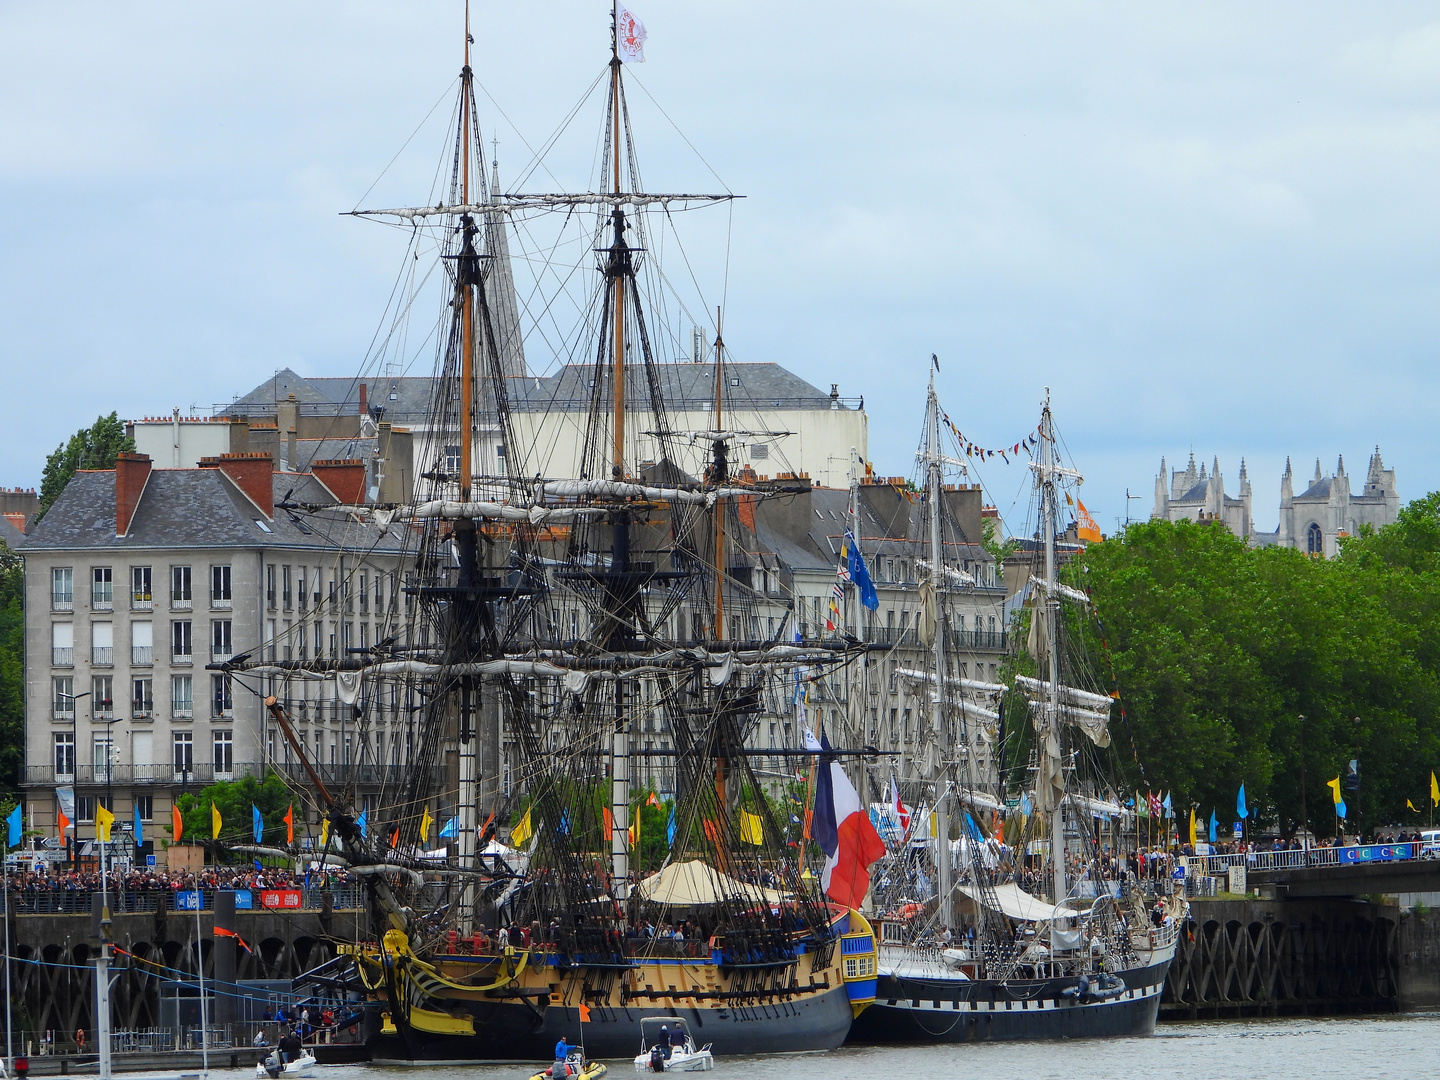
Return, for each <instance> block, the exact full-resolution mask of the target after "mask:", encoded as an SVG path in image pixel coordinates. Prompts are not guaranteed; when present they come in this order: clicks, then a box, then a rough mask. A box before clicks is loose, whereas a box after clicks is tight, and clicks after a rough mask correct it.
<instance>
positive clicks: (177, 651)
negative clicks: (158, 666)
mask: <svg viewBox="0 0 1440 1080" xmlns="http://www.w3.org/2000/svg"><path fill="white" fill-rule="evenodd" d="M193 655H194V624H193V623H191V622H190V620H189V619H177V620H176V621H175V622H172V623H171V624H170V659H171V661H172V662H175V661H179V662H180V663H182V664H188V663H190V658H191V657H192V656H193Z"/></svg>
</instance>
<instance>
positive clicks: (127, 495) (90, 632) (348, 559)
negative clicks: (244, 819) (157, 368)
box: [24, 452, 400, 866]
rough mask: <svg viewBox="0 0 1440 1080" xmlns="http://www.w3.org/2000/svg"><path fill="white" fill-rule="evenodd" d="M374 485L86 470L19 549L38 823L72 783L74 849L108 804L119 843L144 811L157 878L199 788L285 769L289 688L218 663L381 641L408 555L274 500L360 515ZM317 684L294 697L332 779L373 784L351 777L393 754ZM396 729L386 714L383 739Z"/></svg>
mask: <svg viewBox="0 0 1440 1080" xmlns="http://www.w3.org/2000/svg"><path fill="white" fill-rule="evenodd" d="M364 476H365V469H364V466H363V464H362V463H361V462H358V461H354V460H330V461H316V462H314V464H313V466H312V469H311V471H309V472H306V473H285V472H277V471H275V469H274V467H273V462H272V460H271V458H270V456H269V455H268V454H265V453H263V452H260V453H251V454H230V455H222V456H219V457H216V458H211V459H209V460H207V461H205V462H204V463H202V467H200V468H192V469H154V468H152V463H151V461H150V460H149V458H148V457H146V456H145V455H142V454H127V455H122V456H121V458H120V460H119V461H118V462H117V463H116V467H115V469H114V470H113V471H95V472H80V473H77V474H76V475H75V477H74V478H73V479H72V480H71V482H70V484H69V485H68V486H67V487H66V489H65V491H64V493H63V494H62V495H61V497H60V498H59V499H58V500H57V501H56V502H55V504H54V506H52V507H51V509H50V511H49V512H48V513H47V514H46V515H45V517H44V518H43V519H42V520H41V521H40V523H39V524H38V525H35V526H34V527H33V528H32V529H31V531H30V533H29V535H28V536H27V537H26V541H25V545H24V556H25V607H26V628H25V644H26V670H27V676H28V677H27V701H26V717H27V724H26V746H25V776H24V782H25V796H24V797H25V800H26V802H27V804H28V809H29V812H30V813H31V814H32V815H33V817H32V820H33V821H34V822H35V825H36V826H37V827H39V828H41V829H45V830H47V831H48V830H49V829H52V828H54V825H55V823H56V809H57V802H56V794H55V789H56V788H57V787H73V789H74V795H75V800H76V810H77V817H78V818H79V821H78V823H77V832H76V833H75V838H76V839H82V840H84V839H89V838H91V837H92V836H93V835H94V832H93V825H91V824H90V823H91V822H93V819H94V814H95V807H96V805H97V803H104V804H107V805H108V806H109V807H110V809H111V811H112V812H113V813H114V814H115V815H116V819H117V823H120V824H123V825H124V826H125V827H126V828H128V827H129V823H130V822H131V821H132V820H133V816H134V814H135V812H136V811H137V810H138V814H139V817H140V820H141V822H142V828H144V830H145V832H146V835H147V838H148V842H149V843H150V844H151V845H152V850H153V852H154V853H155V854H156V855H157V856H158V860H157V861H158V862H159V864H160V865H162V866H163V865H164V863H165V858H164V853H163V846H162V844H160V843H156V842H155V841H156V840H157V839H160V838H164V837H165V836H166V835H167V831H166V829H165V826H166V825H168V823H169V819H170V818H169V810H170V806H171V803H172V802H173V801H174V799H175V798H176V797H177V796H178V795H179V794H180V793H181V792H183V791H184V790H185V789H186V788H187V787H197V786H204V785H205V784H208V783H210V782H212V781H215V780H222V779H232V778H239V777H242V776H246V775H257V774H259V773H261V772H262V771H263V770H264V768H265V767H266V765H267V764H270V765H274V766H276V767H277V768H280V769H282V770H283V769H285V768H287V767H289V768H292V769H293V767H294V763H293V762H292V761H291V754H290V751H289V749H288V746H287V745H286V744H285V743H284V740H283V739H281V738H280V737H279V732H278V731H277V730H276V727H275V725H274V724H273V722H272V721H271V720H270V718H269V716H268V714H267V713H266V712H265V710H264V708H263V702H262V698H263V695H264V694H265V693H271V692H273V693H278V694H280V695H281V696H285V697H287V699H288V697H289V695H288V694H287V688H286V687H285V686H283V685H282V686H278V687H277V686H276V685H275V683H274V681H273V680H269V679H261V678H258V677H252V676H234V677H231V676H228V675H224V674H220V673H217V672H211V671H207V670H206V665H207V664H209V663H211V662H213V661H223V660H227V659H230V658H233V657H237V656H242V655H245V654H249V655H251V656H264V657H265V658H267V659H273V658H281V659H288V658H291V657H294V658H297V659H303V658H305V657H307V656H317V657H318V656H322V655H323V656H340V655H343V654H344V650H345V649H346V648H349V647H351V646H360V647H363V646H365V645H368V644H370V643H372V642H374V641H376V640H378V638H379V636H380V629H379V627H380V625H381V624H382V622H384V621H385V619H386V618H387V613H388V612H391V611H392V610H393V609H394V606H395V605H396V604H397V600H398V597H399V592H398V586H397V581H398V578H397V573H398V571H399V556H400V542H399V540H398V539H395V538H383V537H381V536H380V535H379V532H378V530H377V528H376V527H375V526H373V525H371V524H367V523H365V522H362V521H359V520H356V519H354V518H352V517H345V516H342V515H333V517H332V518H331V519H328V520H327V519H325V518H324V515H323V514H320V515H315V516H310V517H308V518H307V517H306V516H302V515H300V514H296V513H291V512H289V511H287V510H285V509H283V508H281V507H279V506H278V505H277V504H278V503H280V502H281V501H282V500H284V499H285V498H286V497H287V496H288V497H290V498H291V499H293V500H295V501H296V502H300V503H305V504H309V505H311V506H321V507H323V506H325V505H333V504H342V503H354V502H358V501H362V500H363V495H364V493H363V490H362V489H363V485H364ZM298 685H299V686H304V685H305V684H303V683H301V684H298ZM324 686H325V688H324V689H322V690H320V691H315V690H306V691H301V690H298V689H297V690H296V691H295V694H296V698H295V700H290V701H289V704H290V710H291V715H292V716H293V717H294V719H295V723H296V727H297V728H299V729H301V730H302V732H303V737H304V738H305V739H306V740H307V747H308V748H310V749H311V750H312V753H313V755H314V757H315V759H316V760H318V761H319V762H320V763H321V764H322V766H323V767H324V768H325V769H327V770H330V775H331V776H332V778H334V779H338V780H342V781H344V780H363V779H364V777H363V776H361V775H360V774H359V770H361V769H362V768H374V767H375V764H376V763H377V762H381V761H389V760H391V758H390V757H388V756H387V751H386V750H385V749H383V748H382V747H380V746H375V747H361V746H360V745H359V744H358V741H357V740H358V739H359V738H360V735H359V733H358V732H356V731H354V730H352V725H353V722H352V721H350V718H349V713H348V710H343V709H341V708H340V707H339V702H338V701H337V700H335V697H334V683H333V681H331V682H330V683H327V684H324ZM327 698H328V700H327ZM396 715H397V710H396V709H394V708H392V709H391V710H390V713H389V714H388V717H387V714H386V712H385V710H384V709H383V708H382V709H381V710H380V711H379V717H380V723H379V725H378V728H377V730H376V737H377V740H383V739H384V736H385V734H386V721H387V720H389V721H393V720H394V718H395V716H396ZM372 726H376V725H372ZM369 737H370V732H369V730H368V729H367V731H366V733H365V738H366V739H368V738H369ZM391 753H393V752H391ZM396 767H399V764H398V761H397V762H396ZM152 823H153V825H152Z"/></svg>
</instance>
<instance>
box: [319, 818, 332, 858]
mask: <svg viewBox="0 0 1440 1080" xmlns="http://www.w3.org/2000/svg"><path fill="white" fill-rule="evenodd" d="M328 843H330V819H329V818H328V817H325V818H321V819H320V850H321V851H324V850H325V845H326V844H328Z"/></svg>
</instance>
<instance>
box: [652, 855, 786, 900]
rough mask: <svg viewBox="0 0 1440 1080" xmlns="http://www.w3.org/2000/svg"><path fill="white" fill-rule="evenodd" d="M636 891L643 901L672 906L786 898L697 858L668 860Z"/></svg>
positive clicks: (781, 894) (782, 894)
mask: <svg viewBox="0 0 1440 1080" xmlns="http://www.w3.org/2000/svg"><path fill="white" fill-rule="evenodd" d="M635 891H636V892H638V893H639V894H640V896H641V897H642V898H643V899H645V900H649V901H651V902H652V903H656V904H668V905H670V906H672V907H702V906H704V905H706V904H719V903H723V902H724V901H726V900H749V901H752V902H754V903H757V904H759V903H765V904H778V903H780V902H781V901H782V900H784V899H786V896H785V894H784V893H779V892H776V891H775V890H774V889H762V888H761V887H760V886H758V885H749V884H747V883H745V882H743V881H737V880H735V878H732V877H730V876H729V875H727V874H722V873H721V872H720V871H719V870H716V869H715V868H714V867H713V866H707V865H706V864H705V863H703V862H700V861H699V860H696V859H691V860H690V861H688V862H679V863H671V864H670V865H669V866H667V867H665V869H663V870H661V871H660V872H659V873H658V874H652V875H651V876H650V877H648V878H646V879H645V880H644V881H642V882H640V883H639V884H638V885H636V886H635Z"/></svg>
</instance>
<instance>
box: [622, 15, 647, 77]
mask: <svg viewBox="0 0 1440 1080" xmlns="http://www.w3.org/2000/svg"><path fill="white" fill-rule="evenodd" d="M615 47H616V48H617V49H618V50H619V51H620V62H621V63H624V64H643V63H644V62H645V24H644V23H643V22H641V21H640V20H639V19H637V18H636V17H635V13H634V12H632V11H631V10H630V9H629V8H627V7H626V6H625V5H624V4H616V5H615Z"/></svg>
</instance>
